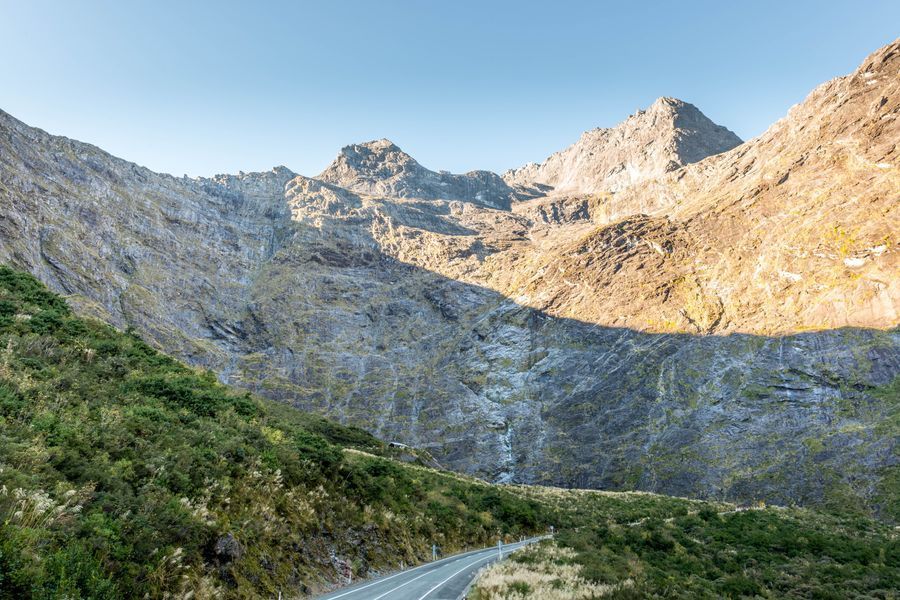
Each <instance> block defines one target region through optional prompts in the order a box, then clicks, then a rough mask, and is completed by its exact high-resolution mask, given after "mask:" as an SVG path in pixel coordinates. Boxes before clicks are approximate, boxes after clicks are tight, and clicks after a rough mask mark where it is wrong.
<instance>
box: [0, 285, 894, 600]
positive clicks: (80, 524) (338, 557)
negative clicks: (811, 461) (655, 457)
mask: <svg viewBox="0 0 900 600" xmlns="http://www.w3.org/2000/svg"><path fill="white" fill-rule="evenodd" d="M399 452H401V451H398V450H393V449H391V448H388V447H386V446H385V445H384V444H383V443H382V442H380V441H379V440H377V439H375V438H373V437H372V436H370V435H369V434H367V433H366V432H364V431H362V430H359V429H355V428H348V427H343V426H340V425H337V424H334V423H331V422H329V421H326V420H324V419H321V418H319V417H315V416H312V415H308V414H303V413H301V412H299V411H296V410H294V409H292V408H290V407H286V406H282V405H279V404H276V403H272V402H268V401H263V400H260V399H258V398H254V397H252V396H251V395H249V394H247V393H246V392H238V391H235V390H232V389H230V388H227V387H225V386H222V385H220V384H218V383H217V382H216V380H215V377H214V376H213V375H212V374H210V373H201V372H197V371H195V370H192V369H190V368H188V367H186V366H184V365H182V364H181V363H179V362H177V361H175V360H173V359H171V358H168V357H166V356H164V355H162V354H160V353H159V352H157V351H155V350H154V349H152V348H151V347H149V346H148V345H147V344H145V343H144V342H142V341H141V340H140V339H139V338H138V337H136V336H134V335H132V334H130V333H122V332H119V331H116V330H114V329H112V328H110V327H108V326H106V325H103V324H101V323H98V322H95V321H89V320H83V319H80V318H77V317H76V316H74V315H73V314H72V313H71V312H70V310H69V308H68V307H67V306H66V303H65V302H64V301H63V300H62V299H61V298H60V297H58V296H56V295H54V294H52V293H50V292H48V291H47V290H46V289H45V288H44V287H43V286H41V285H40V284H39V283H38V282H37V281H36V280H35V279H33V278H32V277H30V276H28V275H25V274H22V273H18V272H14V271H12V270H9V269H7V268H4V267H0V598H17V599H19V598H69V599H77V598H98V599H105V598H136V597H149V598H160V597H170V598H181V597H193V598H208V597H225V598H255V597H267V598H272V597H277V595H278V593H279V592H281V593H282V594H283V596H284V597H285V598H292V597H301V596H303V595H306V594H309V593H313V592H316V591H319V590H322V589H324V588H326V587H327V586H329V585H333V584H335V583H340V582H342V581H344V577H345V574H346V573H347V572H348V571H352V573H353V574H354V578H359V577H363V576H367V575H373V574H376V573H378V572H379V571H381V572H383V571H385V570H389V569H393V568H396V567H398V566H400V564H401V562H403V563H406V564H411V563H414V562H419V561H422V560H425V559H427V558H429V557H430V546H431V544H432V543H437V544H438V545H440V546H442V548H443V550H444V551H445V553H450V552H453V551H455V550H457V549H460V548H462V547H464V546H466V545H474V544H491V543H494V541H495V540H496V538H497V536H498V535H503V534H507V535H512V536H516V535H520V534H525V533H531V532H536V531H543V530H545V528H546V527H547V526H549V525H551V524H552V525H554V526H555V527H556V528H557V530H558V535H557V537H556V540H555V541H554V542H548V543H544V544H542V545H541V546H540V547H538V548H536V549H534V550H529V551H526V552H523V553H522V554H520V555H518V556H517V557H516V558H515V560H513V561H509V562H507V563H505V564H503V565H501V566H498V567H497V568H495V569H493V570H492V571H491V572H490V573H489V575H488V576H487V577H485V579H484V580H482V583H481V584H480V585H479V586H478V587H477V588H476V590H475V592H474V594H475V596H476V597H478V598H480V599H481V600H491V599H494V598H541V599H544V600H550V599H551V598H554V597H557V598H591V597H599V596H600V595H604V597H606V596H609V597H647V596H651V597H652V596H658V597H663V596H665V597H685V598H687V597H691V598H693V597H710V598H713V597H722V596H741V595H747V596H754V595H758V596H762V597H771V598H782V597H798V598H807V597H809V598H812V597H816V598H845V597H863V598H893V597H896V592H895V590H897V589H900V548H898V539H897V531H896V530H895V529H892V528H891V527H890V526H888V525H883V524H879V523H877V522H875V521H872V520H870V519H868V518H866V517H864V516H844V517H838V516H828V515H823V514H818V513H814V512H810V511H806V510H799V509H774V508H768V509H763V510H752V511H736V510H735V507H733V506H731V505H727V504H721V503H710V502H701V501H695V500H686V499H680V498H670V497H665V496H658V495H654V494H644V493H604V492H584V491H565V490H555V489H552V488H538V487H513V486H491V485H488V484H485V483H483V482H480V481H477V480H474V479H470V478H466V477H462V476H459V475H455V474H452V473H447V472H441V471H437V470H434V469H431V468H427V467H425V466H422V465H417V464H408V463H406V462H401V461H400V460H397V459H400V458H402V459H404V460H407V461H408V460H414V459H415V457H414V456H412V455H410V454H409V453H407V452H404V454H403V455H402V456H400V455H398V454H395V453H399ZM892 594H894V595H892Z"/></svg>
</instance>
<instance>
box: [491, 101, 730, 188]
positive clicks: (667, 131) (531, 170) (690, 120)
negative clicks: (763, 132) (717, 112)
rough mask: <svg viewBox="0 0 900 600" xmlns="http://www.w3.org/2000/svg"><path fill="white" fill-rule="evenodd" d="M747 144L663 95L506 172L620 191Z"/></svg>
mask: <svg viewBox="0 0 900 600" xmlns="http://www.w3.org/2000/svg"><path fill="white" fill-rule="evenodd" d="M740 144H741V139H740V138H739V137H738V136H736V135H735V134H734V133H732V132H731V131H729V130H728V129H726V128H725V127H722V126H721V125H716V124H715V123H713V122H712V121H710V120H709V119H708V118H707V117H706V115H704V114H703V113H702V112H700V110H699V109H697V107H696V106H694V105H693V104H688V103H687V102H683V101H681V100H678V99H676V98H659V99H657V100H656V101H655V102H654V103H653V104H651V105H650V107H649V108H647V110H640V111H638V112H636V113H635V114H633V115H631V116H630V117H628V119H626V120H625V121H624V122H622V123H620V124H618V125H616V126H615V127H611V128H609V129H601V128H597V129H592V130H590V131H586V132H585V133H584V134H582V136H581V138H580V139H579V140H578V141H577V142H575V143H574V144H572V145H571V146H569V147H568V148H566V149H565V150H561V151H559V152H556V153H555V154H552V155H550V157H549V158H547V160H545V161H544V162H542V163H540V164H537V163H529V164H527V165H525V166H523V167H521V168H518V169H512V170H510V171H507V172H506V173H504V174H503V179H504V180H505V181H506V182H507V183H509V184H510V185H513V186H517V187H520V188H525V189H537V190H540V191H542V192H545V193H546V192H551V191H552V192H554V193H561V192H566V193H583V194H596V193H601V192H618V191H621V190H623V189H625V188H627V187H628V186H631V185H634V184H635V183H639V182H641V181H645V180H647V179H652V178H655V177H659V176H660V175H663V174H665V173H668V172H670V171H674V170H676V169H678V168H680V167H683V166H684V165H687V164H690V163H695V162H697V161H700V160H703V159H704V158H706V157H707V156H711V155H713V154H719V153H720V152H725V151H726V150H731V149H732V148H734V147H735V146H738V145H740Z"/></svg>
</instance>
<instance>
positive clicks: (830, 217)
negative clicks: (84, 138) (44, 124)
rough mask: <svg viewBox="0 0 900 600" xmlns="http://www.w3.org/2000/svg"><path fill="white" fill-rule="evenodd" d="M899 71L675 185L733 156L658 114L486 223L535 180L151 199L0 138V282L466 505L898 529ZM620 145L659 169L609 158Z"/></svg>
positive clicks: (331, 184) (229, 191)
mask: <svg viewBox="0 0 900 600" xmlns="http://www.w3.org/2000/svg"><path fill="white" fill-rule="evenodd" d="M898 61H900V44H898V43H894V44H892V45H890V46H888V47H886V48H884V49H882V50H880V51H879V52H877V53H875V54H874V55H873V56H872V57H870V58H869V59H867V61H866V62H865V63H864V65H863V66H862V67H861V68H860V70H858V71H857V72H856V73H854V74H853V75H850V76H848V77H847V78H841V79H838V80H835V81H833V82H830V83H828V84H825V85H824V86H822V87H820V88H818V89H817V90H816V91H815V92H813V94H812V95H811V96H810V98H809V99H807V101H806V102H804V103H803V104H802V105H800V106H799V107H798V108H795V109H794V110H792V112H791V114H790V115H789V116H788V117H787V119H786V120H783V121H781V122H779V123H777V124H776V125H774V126H773V128H772V129H771V130H770V131H769V132H767V133H766V134H764V135H763V136H761V137H760V138H757V139H756V140H753V141H751V142H748V143H746V144H743V145H741V146H738V147H737V148H734V149H733V150H731V151H730V152H726V153H725V154H719V155H717V156H712V157H709V158H705V159H703V160H700V159H701V158H703V156H706V155H708V154H711V153H714V152H721V151H723V150H727V149H728V148H726V147H725V146H728V144H731V145H732V146H733V145H734V144H737V143H738V140H737V139H736V138H734V137H733V136H730V135H729V134H728V133H727V132H726V131H727V130H722V128H718V126H712V127H709V126H707V125H706V123H707V122H706V121H704V120H703V119H705V117H704V118H703V119H700V117H702V115H700V117H698V116H697V115H699V111H696V109H694V108H693V107H690V109H688V108H686V107H687V106H689V105H684V104H681V103H678V102H676V101H669V100H664V101H661V102H658V103H656V104H654V106H653V107H651V109H650V110H648V111H647V112H646V113H644V114H642V115H637V116H635V117H632V118H631V119H629V121H627V122H626V123H629V122H630V123H631V125H628V126H627V127H624V126H623V127H624V128H617V129H616V130H617V131H620V132H622V131H632V130H633V131H634V136H632V135H628V136H625V135H624V134H622V133H617V134H615V135H613V134H612V133H607V134H604V135H606V136H607V137H609V138H610V139H620V143H619V146H618V147H617V149H616V151H615V152H611V153H610V154H609V157H611V158H610V159H609V160H610V161H611V162H609V163H606V162H604V163H603V165H607V164H610V165H611V164H613V163H615V161H618V163H616V164H619V165H625V167H623V169H620V170H619V171H615V169H618V167H614V168H613V167H610V169H612V170H610V169H607V167H606V166H603V168H599V170H594V171H583V172H586V173H587V172H589V173H593V174H592V175H590V177H587V178H585V179H578V178H575V179H571V180H567V181H572V182H573V183H572V184H571V185H572V187H571V188H570V189H571V191H570V192H565V188H566V186H560V188H557V189H553V190H549V188H547V189H548V190H549V191H551V192H552V194H551V195H550V196H549V197H546V198H544V197H542V198H534V199H530V200H526V201H520V200H516V201H514V202H512V200H513V199H516V198H522V197H523V196H526V195H528V194H532V195H533V193H534V189H535V188H536V186H535V185H531V184H532V183H534V181H532V180H529V182H530V183H528V185H531V189H530V190H526V192H521V190H520V192H521V194H520V195H519V196H516V195H515V194H516V193H520V192H513V190H512V189H511V188H510V187H509V186H508V185H507V184H505V183H503V182H502V181H500V180H499V177H497V176H496V175H491V174H481V175H472V174H469V175H460V176H457V175H447V174H441V173H434V172H431V171H428V170H427V169H424V168H423V167H421V165H419V164H418V163H416V162H415V161H414V160H412V159H411V158H410V157H408V155H406V154H404V153H402V151H400V150H399V149H398V148H397V147H396V146H394V145H393V144H390V143H389V142H386V141H381V142H373V143H369V144H362V145H359V146H352V147H348V148H345V149H344V150H343V151H342V152H341V155H340V156H339V157H338V159H337V160H336V161H335V163H333V165H332V166H331V167H329V168H328V169H327V170H326V171H325V172H324V173H323V174H322V175H320V176H319V177H318V178H315V179H313V178H307V177H302V176H297V175H295V174H294V173H292V172H290V171H288V170H287V169H284V168H278V169H275V170H273V171H271V172H268V173H253V174H242V175H239V176H234V177H230V176H220V177H216V178H212V179H176V178H173V177H170V176H167V175H158V174H155V173H152V172H150V171H148V170H146V169H143V168H140V167H137V166H135V165H133V164H131V163H127V162H125V161H122V160H119V159H117V158H114V157H112V156H110V155H108V154H106V153H104V152H102V151H101V150H99V149H97V148H95V147H92V146H89V145H86V144H81V143H79V142H74V141H71V140H67V139H65V138H59V137H54V136H50V135H48V134H46V133H43V132H41V131H39V130H35V129H32V128H29V127H27V126H25V125H23V124H22V123H19V122H18V121H16V120H15V119H13V118H12V117H10V116H8V115H6V114H0V206H2V211H0V261H2V262H8V263H12V264H15V265H17V266H20V267H24V268H26V269H28V270H29V271H31V272H32V273H34V274H36V275H37V276H38V277H40V278H41V279H42V280H43V281H45V282H47V283H48V284H49V285H50V286H51V287H52V288H54V289H56V290H59V291H61V292H63V293H65V294H67V295H68V296H69V300H70V302H72V303H73V304H74V305H75V306H76V307H78V309H79V310H80V311H82V312H85V313H89V314H93V315H97V316H100V317H101V318H103V319H105V320H107V321H109V322H112V323H114V324H116V325H119V326H126V325H131V326H134V327H136V328H138V329H139V330H140V331H142V332H143V333H144V334H145V335H147V336H148V337H149V338H150V339H152V340H153V341H154V342H156V343H158V344H159V345H160V346H162V347H163V348H165V349H167V350H169V351H171V352H173V353H176V354H177V355H178V356H180V357H182V358H184V359H186V360H188V361H190V362H192V363H195V364H201V365H205V366H209V367H211V368H213V369H214V370H216V372H217V373H219V375H220V378H221V379H222V380H223V381H226V382H229V383H234V384H238V385H242V386H244V387H247V388H249V389H253V390H255V391H258V392H260V393H262V394H265V395H267V396H269V397H271V398H275V399H278V400H282V401H285V402H288V403H292V404H294V405H297V406H300V407H303V408H307V409H312V410H316V411H319V412H323V413H326V414H329V415H332V416H335V417H336V418H338V419H340V420H342V421H344V422H347V423H352V424H356V425H361V426H364V427H366V428H368V429H370V430H371V431H373V432H375V433H377V434H378V435H379V436H381V437H384V438H388V439H397V440H401V441H404V442H407V443H412V444H415V445H417V446H420V447H425V448H428V449H429V450H431V451H432V453H433V454H434V455H435V457H436V458H437V459H438V460H439V461H440V462H441V463H442V464H445V465H449V466H451V467H453V468H456V469H460V470H463V471H466V472H470V473H475V474H478V475H481V476H484V477H487V478H489V479H492V480H497V481H517V482H546V483H555V484H562V485H577V486H602V487H615V488H636V489H645V490H656V491H663V492H667V493H676V494H682V495H699V496H707V497H725V498H738V499H756V498H762V499H766V500H770V501H777V502H782V503H789V502H804V503H822V502H832V503H840V504H844V505H851V504H860V505H865V506H868V507H871V508H874V509H875V510H877V511H879V512H880V513H881V514H888V515H893V516H894V517H895V518H896V517H897V515H898V509H897V497H898V485H897V465H898V460H900V459H898V444H897V439H898V435H897V434H898V429H897V427H898V425H897V414H898V409H900V401H898V396H900V392H898V389H897V385H898V384H897V376H898V373H900V332H898V330H897V329H896V326H897V324H898V317H897V309H896V302H897V298H898V297H900V293H898V289H897V285H898V284H897V281H898V279H900V278H898V277H897V255H898V248H897V240H896V239H895V236H896V231H898V227H897V212H896V211H897V208H896V207H897V205H898V202H897V199H898V198H897V193H898V190H900V186H898V179H897V177H898V176H897V174H898V166H900V165H898V158H897V149H896V140H897V139H900V135H898V129H897V127H898V123H897V119H896V117H897V102H898V97H900V93H898V90H897V79H896V73H897V71H898V64H900V63H898ZM694 111H696V114H695V113H694ZM673 112H674V114H675V117H674V118H673V117H672V113H673ZM653 115H655V116H653ZM660 115H662V116H660ZM683 115H694V116H693V117H691V118H688V117H686V116H683ZM650 116H653V119H652V120H651V119H650ZM697 123H699V124H700V125H702V127H701V126H699V125H697ZM638 124H640V127H638ZM689 126H690V127H689ZM691 127H693V129H691V131H693V133H685V131H686V130H687V129H690V128H691ZM654 128H655V129H654ZM610 131H612V130H610ZM638 131H639V132H640V135H638V133H637V132H638ZM654 131H655V136H656V137H654ZM616 136H619V137H616ZM644 139H646V140H647V143H648V144H649V146H646V145H642V146H641V147H645V146H646V147H648V148H650V149H651V150H652V149H653V148H657V149H660V150H659V151H657V150H653V151H652V152H650V151H648V152H649V153H646V154H644V153H638V154H637V155H635V154H634V152H633V151H632V150H627V151H626V148H625V147H626V146H628V145H629V144H632V143H638V144H639V145H640V144H642V143H643V142H642V141H641V140H644ZM620 151H621V152H624V153H625V155H627V157H634V156H637V157H638V158H637V159H635V160H636V161H637V162H634V161H631V158H629V159H628V160H627V161H626V160H624V159H623V158H622V156H619V154H618V153H619V152H620ZM666 157H667V158H666ZM673 157H674V158H673ZM801 157H802V160H801ZM663 158H665V160H663ZM670 159H671V160H670ZM604 160H606V159H604ZM629 161H631V162H629ZM696 161H699V162H696ZM550 162H551V161H549V160H548V164H549V163H550ZM670 163H671V164H670ZM688 163H691V164H688ZM579 164H581V163H579ZM598 164H599V163H598ZM629 164H631V165H637V167H639V168H638V171H640V177H631V176H629V177H625V176H624V175H621V176H618V175H616V173H619V174H622V173H629V170H628V168H627V165H629ZM681 165H687V166H681ZM579 168H580V167H579ZM673 169H674V170H673ZM613 171H615V172H614V173H613ZM669 171H671V172H669ZM610 173H612V175H610ZM667 173H668V174H667ZM595 175H596V177H595ZM507 180H510V177H509V176H508V177H507ZM512 183H515V184H516V185H520V183H518V182H516V181H512ZM538 183H540V185H548V186H549V185H557V184H558V183H559V182H558V181H557V182H556V184H553V183H546V184H545V183H544V182H538ZM445 184H446V185H445ZM595 184H596V186H597V187H592V186H594V185H595ZM523 185H524V184H523ZM567 185H568V184H567ZM561 189H562V191H560V190H561ZM545 191H547V190H545ZM510 208H511V209H510Z"/></svg>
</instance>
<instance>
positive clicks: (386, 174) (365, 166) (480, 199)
mask: <svg viewBox="0 0 900 600" xmlns="http://www.w3.org/2000/svg"><path fill="white" fill-rule="evenodd" d="M317 179H320V180H322V181H324V182H327V183H330V184H332V185H337V186H340V187H343V188H346V189H348V190H351V191H353V192H357V193H360V194H367V195H372V196H386V197H394V198H421V199H423V200H464V201H468V202H474V203H476V204H482V205H486V206H490V207H492V208H500V209H508V208H509V206H510V200H511V198H512V196H513V190H512V188H510V187H509V186H508V185H507V184H506V183H505V182H504V181H503V179H501V177H500V176H499V175H497V174H496V173H491V172H490V171H472V172H469V173H465V174H461V175H455V174H453V173H449V172H447V171H440V172H436V171H432V170H430V169H427V168H425V167H423V166H422V165H421V164H419V163H418V162H417V161H416V160H415V159H414V158H413V157H412V156H410V155H409V154H407V153H406V152H404V151H403V150H401V149H400V147H399V146H397V145H396V144H394V143H393V142H391V141H390V140H388V139H380V140H373V141H370V142H365V143H362V144H353V145H350V146H345V147H344V148H342V149H341V152H340V154H338V156H337V158H336V159H334V161H333V162H332V163H331V164H330V165H329V166H328V168H326V169H325V170H324V171H322V173H320V174H319V175H318V177H317Z"/></svg>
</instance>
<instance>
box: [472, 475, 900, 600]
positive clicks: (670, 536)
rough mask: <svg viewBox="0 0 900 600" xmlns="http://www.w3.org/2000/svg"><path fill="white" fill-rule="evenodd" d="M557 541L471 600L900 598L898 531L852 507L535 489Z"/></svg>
mask: <svg viewBox="0 0 900 600" xmlns="http://www.w3.org/2000/svg"><path fill="white" fill-rule="evenodd" d="M521 493H522V494H523V495H525V496H526V497H531V498H535V499H540V501H541V503H542V504H543V505H545V506H547V508H548V509H549V510H554V511H555V512H556V513H557V515H558V518H559V521H560V524H561V526H562V527H561V530H560V532H559V533H558V535H556V536H555V538H554V539H553V540H546V541H544V542H542V543H541V544H539V545H537V546H535V547H532V548H529V549H526V550H523V551H521V552H518V553H516V554H514V555H513V557H512V559H511V560H510V561H507V562H505V563H501V564H498V565H495V566H494V567H492V568H491V569H489V570H488V572H487V573H485V574H484V575H483V576H482V577H481V579H480V580H479V582H478V584H477V585H476V586H475V589H474V590H473V592H472V594H471V595H470V596H469V598H470V600H500V599H509V598H515V599H516V600H581V599H593V598H600V597H603V598H613V599H637V598H684V599H685V600H687V599H694V598H708V599H716V598H771V599H782V598H819V599H834V600H838V599H845V598H869V599H871V598H881V599H893V598H897V597H898V590H900V536H898V530H897V529H895V528H893V527H892V526H891V525H888V524H885V523H882V522H879V521H876V520H873V519H871V518H869V517H866V516H861V515H858V514H853V513H845V514H832V513H822V512H817V511H813V510H809V509H804V508H784V507H771V506H765V505H762V504H760V505H757V506H753V507H737V506H734V505H730V504H727V503H714V502H700V501H694V500H687V499H682V498H672V497H666V496H658V495H655V494H646V493H616V492H594V491H585V490H581V491H579V490H571V491H569V490H555V489H552V488H528V489H523V490H521Z"/></svg>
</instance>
